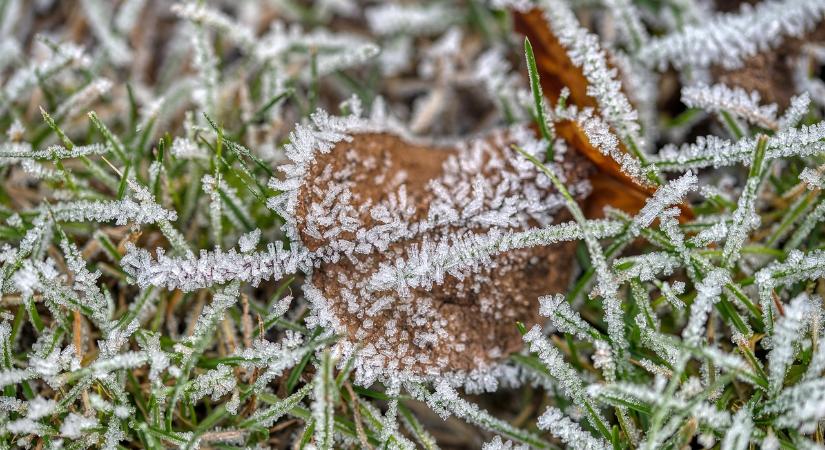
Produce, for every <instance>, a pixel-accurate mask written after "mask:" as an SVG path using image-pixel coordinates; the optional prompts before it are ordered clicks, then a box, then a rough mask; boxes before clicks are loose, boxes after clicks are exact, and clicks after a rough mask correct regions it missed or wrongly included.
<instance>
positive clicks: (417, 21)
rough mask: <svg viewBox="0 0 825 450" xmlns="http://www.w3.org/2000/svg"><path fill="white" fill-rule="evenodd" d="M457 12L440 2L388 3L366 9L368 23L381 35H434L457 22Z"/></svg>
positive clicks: (373, 30) (371, 28)
mask: <svg viewBox="0 0 825 450" xmlns="http://www.w3.org/2000/svg"><path fill="white" fill-rule="evenodd" d="M455 14H456V12H455V11H453V10H452V9H450V8H448V7H446V6H444V5H442V4H440V3H432V4H430V5H426V6H419V5H399V4H397V3H386V4H382V5H379V6H373V7H370V8H368V9H367V10H366V17H367V24H368V25H369V28H370V30H372V32H374V33H376V34H379V35H386V34H412V35H425V36H426V35H433V34H437V33H439V32H442V31H444V30H446V29H447V28H449V26H450V25H452V24H453V22H455Z"/></svg>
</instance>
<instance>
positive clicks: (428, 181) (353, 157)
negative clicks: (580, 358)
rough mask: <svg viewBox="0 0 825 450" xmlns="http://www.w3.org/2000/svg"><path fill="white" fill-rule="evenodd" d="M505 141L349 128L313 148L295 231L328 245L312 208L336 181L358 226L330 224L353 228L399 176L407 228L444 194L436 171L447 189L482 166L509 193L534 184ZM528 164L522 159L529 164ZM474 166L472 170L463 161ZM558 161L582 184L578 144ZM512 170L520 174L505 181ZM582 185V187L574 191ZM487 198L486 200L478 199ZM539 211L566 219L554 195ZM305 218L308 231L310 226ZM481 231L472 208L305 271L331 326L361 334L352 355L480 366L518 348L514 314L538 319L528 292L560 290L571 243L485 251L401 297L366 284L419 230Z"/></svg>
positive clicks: (372, 223)
mask: <svg viewBox="0 0 825 450" xmlns="http://www.w3.org/2000/svg"><path fill="white" fill-rule="evenodd" d="M528 131H529V130H528ZM511 142H512V141H510V140H508V138H507V136H504V135H502V134H501V133H497V134H494V135H492V136H490V137H489V138H486V139H482V140H476V141H472V142H468V143H460V144H458V145H457V146H456V147H435V146H429V145H422V144H417V143H412V142H408V141H406V140H405V139H403V138H401V137H399V136H396V135H393V134H389V133H364V134H356V135H354V136H353V137H352V140H351V141H349V142H340V143H338V144H337V145H335V147H334V148H333V149H332V150H331V151H330V152H329V153H327V154H323V155H319V156H318V157H317V159H316V161H315V163H314V164H313V165H312V166H311V167H310V169H309V172H308V175H307V179H306V182H305V183H304V185H303V187H302V188H301V191H300V192H299V196H298V198H299V203H298V206H297V208H296V212H297V215H296V219H297V228H298V230H299V232H300V233H301V239H302V241H303V242H304V243H305V244H306V245H307V246H308V247H309V248H310V249H314V250H318V249H323V248H324V247H326V246H331V245H334V242H333V239H328V238H326V237H325V236H327V231H328V228H327V227H326V226H325V225H319V224H318V223H316V222H315V219H313V218H312V217H311V216H312V211H313V210H314V209H317V208H318V205H322V204H324V203H325V201H326V202H327V203H329V201H328V199H327V193H328V192H329V191H330V190H331V189H335V187H336V186H348V187H349V191H350V193H351V197H350V198H348V199H347V200H346V202H345V203H346V204H347V205H349V206H352V209H350V210H349V211H350V212H351V213H352V214H354V215H351V216H350V217H355V218H356V220H357V221H358V222H360V224H361V226H359V231H358V232H351V231H350V232H346V233H344V234H342V235H340V236H339V237H340V238H342V239H351V240H355V239H356V237H357V236H356V235H357V234H358V233H362V232H363V230H370V229H374V228H376V227H380V226H381V225H382V223H383V222H382V221H381V220H378V219H376V217H374V216H373V215H372V214H371V209H372V206H375V205H387V204H393V203H394V202H396V201H397V193H398V192H399V189H402V186H403V189H404V190H405V191H406V203H407V205H410V207H409V208H403V207H398V208H396V211H394V212H398V213H399V214H402V215H403V217H404V219H405V222H406V223H408V224H411V225H412V228H413V229H416V228H415V227H416V226H417V224H419V223H422V221H423V222H426V219H427V217H428V213H429V211H430V209H431V206H432V205H433V204H434V202H437V201H443V200H441V197H439V196H438V193H437V190H436V189H435V188H434V185H433V183H435V182H437V183H442V184H443V186H446V187H447V189H448V190H450V193H451V194H453V193H455V192H460V191H461V189H460V188H459V189H458V190H456V191H453V190H451V187H458V186H461V185H462V184H463V185H464V186H466V185H467V184H468V183H470V182H472V181H473V180H474V178H475V177H476V175H479V174H480V175H482V176H483V177H484V180H485V181H486V182H488V183H489V186H509V187H507V189H508V191H506V194H507V195H516V196H518V195H522V193H523V192H524V190H525V189H527V188H528V187H532V188H533V189H535V186H536V176H540V175H538V172H537V171H534V170H533V171H532V172H528V171H526V170H525V169H524V166H522V167H516V166H514V165H513V161H514V160H515V159H516V155H515V153H514V151H513V150H511V149H510V147H509V144H510V143H511ZM479 149H481V150H479ZM523 162H524V163H526V161H523ZM527 164H528V165H527V166H526V167H528V170H530V168H532V165H529V163H527ZM471 166H472V167H476V168H477V171H476V172H472V171H471V170H469V169H468V167H471ZM562 167H563V169H564V172H565V177H566V178H567V182H568V183H569V184H571V185H580V183H579V181H581V180H585V179H587V177H588V176H589V175H590V173H591V171H592V166H591V165H590V164H589V163H588V161H587V160H585V159H584V158H582V157H581V156H579V155H577V154H570V155H568V156H567V160H566V161H565V162H564V163H562ZM533 169H534V168H533ZM508 180H509V181H508ZM514 180H518V181H517V182H516V183H515V184H511V183H513V182H514ZM537 193H538V194H539V195H540V196H541V197H543V198H542V200H543V201H546V202H548V203H553V201H556V200H557V199H556V198H551V197H552V196H554V195H555V196H557V195H558V194H557V193H556V192H555V191H554V190H553V189H552V188H551V187H543V188H538V191H537ZM457 196H460V194H457ZM583 196H584V195H583V192H582V191H579V192H578V197H579V198H582V197H583ZM459 201H460V200H459ZM485 202H486V200H485ZM340 204H342V205H343V203H340ZM335 206H336V205H335V204H333V205H332V207H333V208H335ZM489 207H490V206H489V205H487V204H486V203H485V208H489ZM401 211H405V212H403V213H402V212H401ZM553 214H555V215H556V217H555V219H553ZM542 215H543V216H544V217H545V218H547V219H549V220H550V221H553V220H555V221H558V220H569V216H568V215H567V214H566V212H565V210H564V207H563V206H562V205H561V203H559V204H557V206H556V207H555V208H554V209H553V212H552V214H550V213H549V212H548V213H547V214H545V213H542ZM318 217H323V215H322V214H318ZM536 225H538V222H536V220H535V219H533V218H530V219H528V220H527V222H526V226H536ZM313 228H314V229H315V231H312V232H310V231H308V230H311V229H313ZM522 228H523V227H522ZM517 229H518V228H517ZM488 231H490V227H489V226H483V225H478V224H477V223H473V222H472V221H471V220H465V219H460V220H453V221H451V222H450V223H449V224H447V225H445V226H436V227H433V228H429V229H423V230H422V231H420V232H413V233H412V235H411V236H408V237H403V238H400V239H398V240H395V241H393V242H391V243H389V245H388V246H387V248H386V249H384V250H374V251H371V252H368V253H360V254H359V253H354V254H353V255H352V257H341V258H340V259H338V260H335V261H327V262H323V263H321V265H320V266H319V267H318V269H317V270H315V271H314V273H313V275H312V279H311V281H310V282H311V283H312V286H313V287H314V288H315V289H317V290H318V291H319V292H320V294H321V295H322V296H323V298H324V299H325V300H326V302H327V305H328V307H329V308H330V309H331V311H332V312H333V315H334V316H335V317H336V318H337V319H338V322H339V324H340V328H339V330H338V332H339V333H342V334H344V336H345V338H346V339H347V340H348V341H349V342H350V343H353V344H354V343H357V344H358V345H361V346H362V350H361V353H359V355H361V358H362V359H361V361H360V363H359V366H360V367H374V368H376V369H378V370H379V371H382V370H384V371H385V370H387V367H393V368H394V369H395V370H397V371H407V372H409V373H415V374H418V375H421V374H434V373H444V372H457V371H458V372H468V371H473V370H476V369H484V368H486V367H489V366H490V365H492V364H494V363H495V362H497V361H499V360H500V359H502V358H505V357H506V356H507V355H509V354H511V353H512V352H514V351H517V350H518V349H520V348H521V346H522V340H521V336H520V335H519V333H518V331H517V328H516V326H515V323H516V322H517V321H520V322H523V323H525V324H526V325H527V326H528V327H529V326H532V325H534V324H537V323H540V322H541V318H540V317H539V315H538V304H537V301H536V299H537V298H538V297H539V296H542V295H548V294H551V293H563V292H565V291H566V289H567V286H568V283H569V280H570V276H571V274H572V271H573V267H574V264H572V261H573V259H574V252H575V243H572V242H571V243H565V244H561V245H552V246H537V247H533V248H527V249H520V250H512V251H508V252H505V253H502V254H499V255H497V256H494V257H493V258H492V260H491V261H490V262H489V264H485V265H484V266H483V267H480V268H479V270H477V271H476V272H474V273H472V275H469V274H468V276H466V277H464V278H463V279H458V278H456V277H453V276H449V275H448V276H445V278H444V282H443V283H442V284H440V285H435V286H433V287H432V289H423V288H419V289H412V290H411V292H410V295H409V296H408V297H404V296H402V295H400V294H398V293H397V292H396V291H395V290H387V291H381V292H375V291H370V289H368V288H367V287H368V281H369V279H370V277H371V276H372V275H373V274H374V273H375V272H376V271H377V270H378V269H379V267H380V265H381V264H390V263H393V262H394V261H395V260H396V259H397V258H402V259H407V258H409V257H410V249H411V248H415V246H420V245H422V243H423V242H424V241H427V242H430V243H438V242H440V241H442V240H444V239H445V237H446V236H447V235H449V234H450V233H455V232H464V233H472V234H480V233H486V232H488ZM382 301H389V306H387V307H385V308H383V309H380V310H378V311H370V309H371V308H373V307H374V306H375V305H376V304H378V303H380V302H382ZM433 339H436V340H437V341H436V340H433Z"/></svg>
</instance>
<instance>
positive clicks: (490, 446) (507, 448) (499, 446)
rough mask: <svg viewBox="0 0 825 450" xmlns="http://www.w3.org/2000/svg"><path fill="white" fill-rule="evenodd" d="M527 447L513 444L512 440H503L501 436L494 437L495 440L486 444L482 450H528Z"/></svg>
mask: <svg viewBox="0 0 825 450" xmlns="http://www.w3.org/2000/svg"><path fill="white" fill-rule="evenodd" d="M527 449H528V447H527V446H526V445H518V444H513V441H511V440H502V439H501V436H495V437H493V440H491V441H489V442H485V443H484V444H483V445H482V446H481V450H527Z"/></svg>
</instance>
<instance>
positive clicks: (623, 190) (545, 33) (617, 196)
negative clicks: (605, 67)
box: [513, 9, 692, 218]
mask: <svg viewBox="0 0 825 450" xmlns="http://www.w3.org/2000/svg"><path fill="white" fill-rule="evenodd" d="M513 17H514V20H515V26H516V30H517V31H519V32H521V33H522V34H524V35H526V36H527V38H528V39H530V41H531V42H533V43H534V46H533V47H534V49H535V50H534V51H535V57H536V66H537V68H538V71H539V74H540V79H541V85H542V91H543V93H544V95H545V97H547V98H548V99H549V100H550V102H551V104H555V103H557V102H558V101H559V99H560V98H561V96H562V92H563V91H566V92H567V99H566V101H567V102H568V103H570V104H573V105H575V106H577V107H578V108H581V109H584V108H592V109H595V110H596V111H598V108H599V106H598V104H597V102H596V100H595V99H594V98H593V97H592V96H590V95H589V94H588V92H587V88H588V80H587V78H586V77H585V75H584V73H583V71H582V69H581V67H578V66H576V65H575V64H574V63H573V61H572V60H571V59H570V54H569V52H568V50H567V49H566V48H565V47H564V46H563V45H562V44H561V42H559V39H558V38H557V37H556V36H555V35H554V33H553V31H552V30H550V28H549V26H548V22H547V20H546V19H545V17H544V12H543V11H541V10H539V9H533V10H530V11H520V10H518V9H515V10H513ZM608 62H609V61H608ZM554 125H555V130H556V134H557V136H558V137H560V138H562V139H564V140H565V141H566V142H567V143H568V144H569V145H570V146H571V147H572V148H573V149H574V150H575V151H577V152H579V153H581V154H582V155H584V156H585V157H586V158H587V159H588V160H590V161H591V162H592V163H593V164H594V165H595V166H596V167H597V168H598V169H599V170H598V172H595V173H594V175H593V177H592V179H591V182H592V186H593V191H592V193H591V195H590V196H589V197H588V200H587V202H586V203H587V204H586V210H587V212H588V213H589V215H590V216H591V217H596V216H599V215H601V214H602V211H603V208H604V206H607V205H610V206H612V207H614V208H618V209H621V210H624V211H627V212H629V213H636V212H638V211H639V210H640V209H641V208H642V207H643V206H644V205H645V201H646V200H647V198H649V196H650V195H651V194H653V192H655V191H656V188H655V186H653V185H640V184H639V183H637V182H636V181H634V180H633V179H632V178H631V177H630V176H628V175H627V174H626V173H625V172H623V171H622V170H621V168H620V165H619V163H618V162H616V160H615V159H613V158H611V157H610V156H608V155H605V154H603V153H602V152H600V151H599V150H598V149H596V148H595V147H594V145H593V143H592V142H591V140H590V139H588V137H587V135H586V133H585V131H584V130H583V129H582V127H581V126H580V124H579V123H577V122H575V121H573V120H567V119H561V120H559V121H557V122H555V124H554ZM619 147H620V151H621V152H622V153H627V152H628V150H627V148H625V145H624V143H623V142H621V141H619ZM681 209H682V212H683V218H690V217H692V212H691V211H690V209H689V208H688V207H687V206H684V205H683V206H681Z"/></svg>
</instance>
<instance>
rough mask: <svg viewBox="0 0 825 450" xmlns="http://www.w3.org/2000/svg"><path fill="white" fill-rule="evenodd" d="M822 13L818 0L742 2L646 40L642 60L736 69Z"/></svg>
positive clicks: (806, 26) (662, 65) (810, 25)
mask: <svg viewBox="0 0 825 450" xmlns="http://www.w3.org/2000/svg"><path fill="white" fill-rule="evenodd" d="M823 14H825V5H823V4H822V2H821V1H819V0H786V1H768V2H763V3H760V4H759V5H757V6H750V5H748V4H745V5H743V6H742V7H741V9H740V11H739V12H738V13H735V14H734V13H729V14H719V15H717V16H715V17H713V18H710V19H709V20H705V21H703V22H702V23H699V24H696V25H687V26H686V27H684V29H682V30H681V31H678V32H676V33H671V34H668V35H666V36H664V37H661V38H654V39H651V40H650V41H649V42H648V43H647V44H645V45H643V46H642V48H641V49H640V50H639V58H640V60H642V61H644V62H645V63H646V64H647V65H649V66H652V67H657V68H658V69H659V70H662V71H664V70H665V68H666V67H667V64H668V63H670V64H672V65H673V66H675V67H676V68H678V69H681V68H685V67H690V66H698V67H708V66H710V65H712V64H721V65H722V66H723V67H725V68H727V69H733V68H738V67H740V66H741V64H742V62H743V60H744V59H745V58H747V57H749V56H753V55H755V54H756V53H758V52H761V51H765V50H768V49H772V48H775V47H777V46H778V45H779V43H780V42H782V38H784V37H786V36H795V37H799V36H801V35H802V34H803V33H805V32H806V31H808V30H810V29H812V28H813V27H814V25H815V24H816V23H817V21H818V20H819V19H820V18H821V17H822V16H823Z"/></svg>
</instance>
